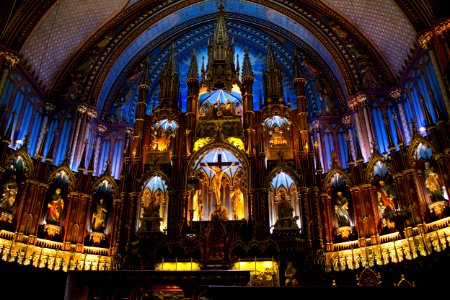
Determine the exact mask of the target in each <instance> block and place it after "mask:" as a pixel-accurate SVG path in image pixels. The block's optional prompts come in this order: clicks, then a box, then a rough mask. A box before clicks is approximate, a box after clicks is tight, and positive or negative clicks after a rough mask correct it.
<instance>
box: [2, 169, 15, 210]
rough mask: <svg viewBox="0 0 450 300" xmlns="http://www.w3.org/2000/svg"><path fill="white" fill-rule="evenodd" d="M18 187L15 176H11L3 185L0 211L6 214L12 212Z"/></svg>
mask: <svg viewBox="0 0 450 300" xmlns="http://www.w3.org/2000/svg"><path fill="white" fill-rule="evenodd" d="M17 192H18V186H17V182H16V175H12V176H11V177H10V178H9V180H8V181H7V182H6V183H5V184H4V185H3V194H2V196H3V197H2V202H1V203H0V209H1V210H2V211H5V212H7V213H12V212H13V206H14V204H15V202H16V196H17Z"/></svg>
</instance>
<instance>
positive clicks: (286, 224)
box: [274, 188, 299, 229]
mask: <svg viewBox="0 0 450 300" xmlns="http://www.w3.org/2000/svg"><path fill="white" fill-rule="evenodd" d="M277 197H278V219H277V221H276V223H275V226H274V228H275V229H298V225H297V222H296V220H298V218H299V217H298V216H294V215H293V214H294V208H293V207H292V205H291V201H290V199H289V197H288V195H287V191H286V190H285V189H284V188H281V189H280V190H279V194H278V196H277Z"/></svg>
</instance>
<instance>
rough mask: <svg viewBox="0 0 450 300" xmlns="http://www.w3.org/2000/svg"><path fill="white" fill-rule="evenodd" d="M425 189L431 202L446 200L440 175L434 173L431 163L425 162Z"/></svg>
mask: <svg viewBox="0 0 450 300" xmlns="http://www.w3.org/2000/svg"><path fill="white" fill-rule="evenodd" d="M424 176H425V187H426V191H427V194H428V197H429V198H430V200H431V202H436V201H442V200H446V199H445V196H444V185H443V184H442V183H441V180H440V178H439V175H438V174H437V173H436V172H435V171H434V168H433V167H432V166H431V164H430V162H429V161H426V162H425V171H424Z"/></svg>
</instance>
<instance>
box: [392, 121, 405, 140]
mask: <svg viewBox="0 0 450 300" xmlns="http://www.w3.org/2000/svg"><path fill="white" fill-rule="evenodd" d="M392 118H393V119H394V126H395V132H396V133H397V140H398V142H397V145H398V146H399V147H402V146H403V135H402V132H401V130H400V128H399V127H398V124H397V122H396V120H397V116H396V115H393V116H392Z"/></svg>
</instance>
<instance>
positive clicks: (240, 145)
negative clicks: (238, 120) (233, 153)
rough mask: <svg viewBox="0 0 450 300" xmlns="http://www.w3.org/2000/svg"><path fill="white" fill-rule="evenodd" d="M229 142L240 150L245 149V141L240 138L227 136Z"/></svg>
mask: <svg viewBox="0 0 450 300" xmlns="http://www.w3.org/2000/svg"><path fill="white" fill-rule="evenodd" d="M227 142H228V143H230V144H231V145H233V146H235V147H236V148H238V149H239V150H244V142H243V141H242V140H241V139H240V138H235V137H229V138H227Z"/></svg>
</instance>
